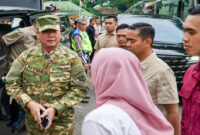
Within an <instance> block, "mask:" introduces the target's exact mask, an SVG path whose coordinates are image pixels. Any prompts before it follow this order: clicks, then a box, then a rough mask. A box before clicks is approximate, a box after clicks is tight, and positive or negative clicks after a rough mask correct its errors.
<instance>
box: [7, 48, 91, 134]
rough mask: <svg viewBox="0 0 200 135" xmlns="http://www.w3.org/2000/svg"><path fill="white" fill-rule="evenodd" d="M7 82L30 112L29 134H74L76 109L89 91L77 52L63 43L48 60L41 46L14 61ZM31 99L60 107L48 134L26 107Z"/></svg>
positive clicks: (27, 124) (28, 117) (27, 117)
mask: <svg viewBox="0 0 200 135" xmlns="http://www.w3.org/2000/svg"><path fill="white" fill-rule="evenodd" d="M6 81H7V82H6V87H7V92H8V94H9V95H10V96H11V97H12V98H15V99H16V101H17V102H18V103H19V104H20V105H21V106H22V107H23V109H24V110H25V111H26V127H27V131H28V132H29V134H32V135H43V134H51V135H72V134H73V130H74V108H73V106H74V105H75V104H76V103H79V102H80V101H81V100H82V99H83V98H84V97H85V95H86V94H87V89H88V79H87V76H86V74H85V70H84V67H83V65H82V63H81V60H80V58H79V57H78V56H77V54H76V53H74V52H73V51H71V50H70V49H68V48H67V47H65V46H63V45H62V44H59V45H58V46H57V47H56V48H55V49H54V50H53V51H52V52H51V54H50V55H48V56H47V57H46V55H45V54H44V52H43V50H42V45H40V44H39V45H38V46H36V47H34V48H31V49H29V50H27V51H25V52H23V53H22V54H21V55H20V56H19V57H18V58H17V60H15V61H14V63H13V65H12V67H11V69H10V71H9V73H8V75H7V77H6ZM31 100H33V101H35V102H37V103H40V104H41V105H43V106H44V107H47V108H48V107H54V108H56V110H57V114H56V115H55V117H54V120H53V122H52V125H51V126H50V128H49V129H48V130H47V131H44V130H42V129H41V128H40V126H39V125H38V124H37V122H36V121H35V120H34V118H33V116H32V115H31V113H30V111H29V110H28V108H27V107H26V104H27V103H28V102H29V101H31Z"/></svg>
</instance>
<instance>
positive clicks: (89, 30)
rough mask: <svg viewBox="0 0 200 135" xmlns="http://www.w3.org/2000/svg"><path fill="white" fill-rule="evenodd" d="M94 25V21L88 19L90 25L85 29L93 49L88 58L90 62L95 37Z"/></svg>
mask: <svg viewBox="0 0 200 135" xmlns="http://www.w3.org/2000/svg"><path fill="white" fill-rule="evenodd" d="M94 24H95V19H94V18H91V19H90V25H89V26H88V27H87V28H86V32H87V34H88V36H89V39H90V42H91V44H92V49H93V52H92V54H91V56H90V60H92V58H93V54H94V45H95V40H94V36H95V29H94Z"/></svg>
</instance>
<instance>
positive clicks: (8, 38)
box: [2, 30, 24, 46]
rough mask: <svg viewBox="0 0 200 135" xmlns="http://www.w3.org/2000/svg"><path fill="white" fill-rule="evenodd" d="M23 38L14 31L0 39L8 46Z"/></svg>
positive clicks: (21, 34) (19, 33) (20, 33)
mask: <svg viewBox="0 0 200 135" xmlns="http://www.w3.org/2000/svg"><path fill="white" fill-rule="evenodd" d="M23 38H24V35H23V33H22V32H21V31H19V30H15V31H12V32H10V33H8V34H6V35H4V36H3V37H2V39H3V41H4V42H5V44H6V46H10V45H12V44H14V43H16V42H19V41H21V40H22V39H23Z"/></svg>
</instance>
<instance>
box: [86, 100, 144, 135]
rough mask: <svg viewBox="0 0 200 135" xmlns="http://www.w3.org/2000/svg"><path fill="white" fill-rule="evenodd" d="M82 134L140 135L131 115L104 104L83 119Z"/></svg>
mask: <svg viewBox="0 0 200 135" xmlns="http://www.w3.org/2000/svg"><path fill="white" fill-rule="evenodd" d="M82 135H141V133H140V131H139V129H138V127H137V126H136V124H135V122H134V121H133V120H132V119H131V117H130V116H129V115H128V114H127V113H126V112H125V111H123V110H122V109H120V108H119V107H117V106H114V105H111V104H105V105H102V106H101V107H99V108H97V109H95V110H93V111H92V112H90V113H89V114H88V115H87V116H86V117H85V119H84V121H83V125H82Z"/></svg>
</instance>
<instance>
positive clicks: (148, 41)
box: [145, 38, 152, 46]
mask: <svg viewBox="0 0 200 135" xmlns="http://www.w3.org/2000/svg"><path fill="white" fill-rule="evenodd" d="M145 44H146V45H150V46H151V44H152V39H151V38H147V39H145Z"/></svg>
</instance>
